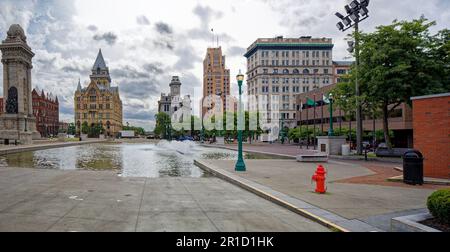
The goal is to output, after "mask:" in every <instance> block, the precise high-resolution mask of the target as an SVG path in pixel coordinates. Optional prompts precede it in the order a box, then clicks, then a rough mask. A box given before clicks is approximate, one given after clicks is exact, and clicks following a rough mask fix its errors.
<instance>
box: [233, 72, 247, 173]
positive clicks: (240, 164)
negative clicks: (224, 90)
mask: <svg viewBox="0 0 450 252" xmlns="http://www.w3.org/2000/svg"><path fill="white" fill-rule="evenodd" d="M242 79H243V78H242ZM242 82H243V81H242V80H238V86H239V111H238V125H237V126H238V161H237V163H236V166H235V170H236V171H238V172H245V171H246V166H245V163H244V157H243V154H242V130H241V129H240V128H239V125H240V124H239V121H241V120H242V119H241V115H240V113H242ZM244 120H245V118H244ZM241 125H242V122H241Z"/></svg>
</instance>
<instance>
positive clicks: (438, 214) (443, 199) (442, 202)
mask: <svg viewBox="0 0 450 252" xmlns="http://www.w3.org/2000/svg"><path fill="white" fill-rule="evenodd" d="M427 206H428V210H430V213H431V214H432V215H433V216H434V218H436V219H437V220H438V221H439V222H441V223H442V224H446V225H450V189H443V190H439V191H436V192H434V193H433V194H431V196H430V197H428V201H427Z"/></svg>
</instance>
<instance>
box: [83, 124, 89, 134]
mask: <svg viewBox="0 0 450 252" xmlns="http://www.w3.org/2000/svg"><path fill="white" fill-rule="evenodd" d="M81 133H82V134H88V133H89V125H88V123H87V122H86V121H85V122H83V124H82V125H81Z"/></svg>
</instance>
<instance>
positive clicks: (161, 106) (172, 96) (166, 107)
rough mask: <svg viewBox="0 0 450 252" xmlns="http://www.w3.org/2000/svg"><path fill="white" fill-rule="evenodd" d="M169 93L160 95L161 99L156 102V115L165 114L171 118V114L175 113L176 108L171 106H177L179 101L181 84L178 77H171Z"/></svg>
mask: <svg viewBox="0 0 450 252" xmlns="http://www.w3.org/2000/svg"><path fill="white" fill-rule="evenodd" d="M169 86H170V93H169V94H165V93H161V98H160V99H159V101H158V113H161V112H163V113H166V114H167V115H169V116H170V117H172V114H173V112H175V111H177V109H178V108H179V107H178V106H176V105H175V106H172V102H173V104H178V103H179V102H180V101H181V98H180V95H181V82H180V78H179V77H178V76H172V81H171V82H170V84H169Z"/></svg>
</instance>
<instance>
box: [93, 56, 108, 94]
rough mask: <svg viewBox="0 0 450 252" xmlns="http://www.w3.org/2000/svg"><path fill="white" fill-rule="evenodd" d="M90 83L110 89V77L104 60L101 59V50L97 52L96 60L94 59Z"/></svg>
mask: <svg viewBox="0 0 450 252" xmlns="http://www.w3.org/2000/svg"><path fill="white" fill-rule="evenodd" d="M90 77H91V81H93V82H95V83H97V84H98V85H105V86H106V87H108V88H109V87H110V84H111V77H110V75H109V68H108V67H107V66H106V63H105V59H104V58H103V54H102V49H99V50H98V54H97V58H96V59H95V62H94V66H92V74H91V76H90Z"/></svg>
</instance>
